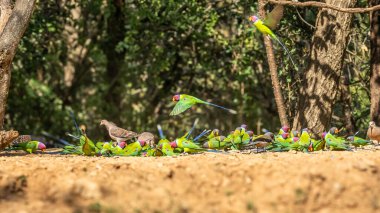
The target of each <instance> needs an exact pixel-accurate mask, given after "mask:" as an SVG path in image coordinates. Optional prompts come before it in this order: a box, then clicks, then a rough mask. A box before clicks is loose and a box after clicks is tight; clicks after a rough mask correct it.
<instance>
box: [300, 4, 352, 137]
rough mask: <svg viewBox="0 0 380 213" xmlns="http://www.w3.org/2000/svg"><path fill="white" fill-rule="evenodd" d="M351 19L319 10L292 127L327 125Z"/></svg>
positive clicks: (315, 128) (317, 128) (317, 129)
mask: <svg viewBox="0 0 380 213" xmlns="http://www.w3.org/2000/svg"><path fill="white" fill-rule="evenodd" d="M326 3H327V4H332V5H336V6H339V7H344V8H346V7H352V6H354V5H355V3H356V0H326ZM351 20H352V15H351V14H348V13H342V12H337V11H333V10H330V9H321V10H320V11H319V13H318V16H317V20H316V31H315V33H314V36H313V39H312V46H311V54H310V58H309V60H308V61H309V63H310V64H309V65H308V67H307V68H306V71H305V73H304V76H303V83H302V86H301V90H300V93H301V94H300V100H299V108H298V110H299V111H298V112H297V114H296V116H295V118H294V122H293V128H295V129H301V128H303V127H307V128H310V129H311V130H312V131H313V133H319V132H322V131H324V130H325V129H327V128H328V127H329V126H330V122H331V116H332V109H333V106H334V103H335V98H336V96H337V93H338V90H337V87H338V84H339V82H338V81H339V77H340V75H341V72H342V66H343V58H344V53H345V49H346V46H347V39H348V35H349V33H350V26H351Z"/></svg>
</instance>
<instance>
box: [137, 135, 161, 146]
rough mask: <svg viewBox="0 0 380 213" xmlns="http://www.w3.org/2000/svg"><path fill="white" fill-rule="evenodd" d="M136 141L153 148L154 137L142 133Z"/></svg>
mask: <svg viewBox="0 0 380 213" xmlns="http://www.w3.org/2000/svg"><path fill="white" fill-rule="evenodd" d="M137 140H138V141H145V143H147V144H148V145H149V146H150V147H154V146H155V143H156V142H155V136H154V135H153V134H152V133H150V132H143V133H141V134H140V135H139V136H138V138H137Z"/></svg>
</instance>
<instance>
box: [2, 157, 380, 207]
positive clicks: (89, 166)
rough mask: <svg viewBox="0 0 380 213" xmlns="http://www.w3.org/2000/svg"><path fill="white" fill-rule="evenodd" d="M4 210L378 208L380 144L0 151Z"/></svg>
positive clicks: (379, 205) (379, 203) (379, 202)
mask: <svg viewBox="0 0 380 213" xmlns="http://www.w3.org/2000/svg"><path fill="white" fill-rule="evenodd" d="M0 211H1V212H2V213H6V212H12V213H16V212H317V211H318V212H380V151H379V150H378V151H364V150H363V151H357V152H329V151H325V152H320V153H313V154H304V153H260V154H249V155H248V154H239V153H231V154H220V153H207V154H198V155H189V156H180V157H157V158H154V157H152V158H147V157H146V158H141V157H139V158H137V157H112V158H105V157H83V156H63V155H58V154H56V152H54V151H49V152H47V153H43V154H34V155H25V154H21V153H20V152H2V153H0Z"/></svg>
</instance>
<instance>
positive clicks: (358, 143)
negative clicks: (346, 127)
mask: <svg viewBox="0 0 380 213" xmlns="http://www.w3.org/2000/svg"><path fill="white" fill-rule="evenodd" d="M347 140H348V142H349V143H350V144H351V145H353V146H354V147H355V148H358V147H362V146H366V145H369V144H371V141H369V140H365V139H364V138H360V137H357V136H355V135H353V136H349V137H347Z"/></svg>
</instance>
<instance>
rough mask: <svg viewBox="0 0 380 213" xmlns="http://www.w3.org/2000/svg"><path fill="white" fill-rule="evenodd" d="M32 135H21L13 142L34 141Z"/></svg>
mask: <svg viewBox="0 0 380 213" xmlns="http://www.w3.org/2000/svg"><path fill="white" fill-rule="evenodd" d="M32 140H33V139H32V136H31V135H20V136H18V137H17V138H16V140H14V141H12V144H19V143H25V142H29V141H32Z"/></svg>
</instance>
